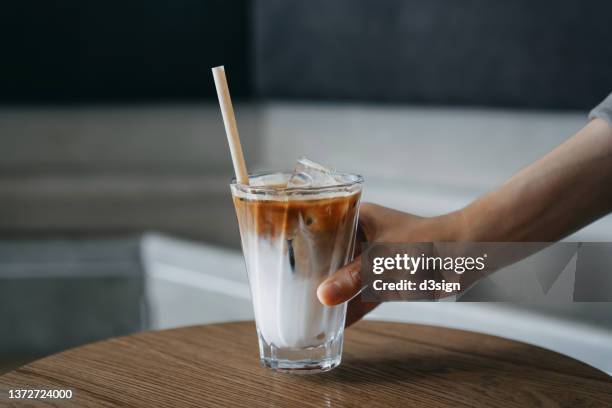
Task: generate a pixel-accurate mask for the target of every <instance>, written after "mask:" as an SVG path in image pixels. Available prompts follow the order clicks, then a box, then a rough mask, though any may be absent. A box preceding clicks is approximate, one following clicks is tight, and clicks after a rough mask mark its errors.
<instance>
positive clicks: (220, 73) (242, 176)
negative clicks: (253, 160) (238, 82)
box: [212, 65, 249, 185]
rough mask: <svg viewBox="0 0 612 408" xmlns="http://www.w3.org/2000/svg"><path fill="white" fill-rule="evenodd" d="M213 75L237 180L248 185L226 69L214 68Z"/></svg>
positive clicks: (247, 174)
mask: <svg viewBox="0 0 612 408" xmlns="http://www.w3.org/2000/svg"><path fill="white" fill-rule="evenodd" d="M212 74H213V78H214V79H215V87H216V88H217V96H218V97H219V107H220V108H221V115H223V124H224V125H225V134H226V135H227V142H228V143H229V148H230V153H231V155H232V163H233V164H234V172H235V173H236V180H237V181H238V183H239V184H244V185H248V184H249V173H248V172H247V168H246V163H245V161H244V155H243V154H242V145H241V144H240V135H239V134H238V126H236V116H234V108H233V107H232V98H231V97H230V93H229V87H228V86H227V78H226V77H225V68H224V67H223V65H221V66H218V67H214V68H213V69H212Z"/></svg>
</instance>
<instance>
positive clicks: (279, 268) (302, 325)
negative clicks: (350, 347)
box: [243, 234, 345, 348]
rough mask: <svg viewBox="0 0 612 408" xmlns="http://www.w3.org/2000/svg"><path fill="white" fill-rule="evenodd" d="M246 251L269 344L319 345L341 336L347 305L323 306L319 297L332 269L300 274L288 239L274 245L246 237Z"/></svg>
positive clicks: (260, 324) (260, 321) (253, 291)
mask: <svg viewBox="0 0 612 408" xmlns="http://www.w3.org/2000/svg"><path fill="white" fill-rule="evenodd" d="M243 250H244V255H245V260H246V263H247V270H248V274H249V281H250V286H251V295H252V297H253V308H254V311H255V319H256V320H257V324H258V328H259V331H260V334H261V335H262V336H263V338H264V340H265V341H266V343H268V344H272V345H274V346H276V347H281V348H305V347H316V346H320V345H322V344H324V343H326V342H328V341H330V340H332V339H333V338H334V337H335V336H336V335H337V334H338V333H339V332H340V329H341V328H342V326H343V325H344V313H345V306H344V305H339V306H334V307H328V306H323V305H322V304H321V303H320V302H319V300H318V298H317V287H318V286H319V283H321V282H322V281H323V280H324V279H325V278H326V277H327V275H328V273H329V271H327V270H323V271H322V270H320V268H314V270H318V271H319V272H318V274H319V276H316V275H314V276H313V275H312V274H311V275H310V276H304V275H303V274H297V273H296V272H295V270H293V268H292V267H291V265H290V256H289V253H288V252H289V250H290V249H289V244H288V243H287V240H285V239H284V237H278V239H275V240H274V241H273V242H271V241H270V240H268V239H263V238H261V237H258V236H256V235H255V234H247V236H246V237H243ZM327 262H329V260H328V261H327ZM334 266H335V265H334ZM338 266H339V265H338Z"/></svg>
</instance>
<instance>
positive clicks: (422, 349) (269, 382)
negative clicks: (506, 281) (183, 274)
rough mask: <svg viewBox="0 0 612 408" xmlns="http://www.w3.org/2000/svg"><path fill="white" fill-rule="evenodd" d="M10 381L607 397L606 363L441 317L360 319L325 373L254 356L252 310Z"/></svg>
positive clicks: (470, 402) (171, 388) (390, 402)
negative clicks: (419, 321) (454, 325)
mask: <svg viewBox="0 0 612 408" xmlns="http://www.w3.org/2000/svg"><path fill="white" fill-rule="evenodd" d="M10 389H71V390H73V397H72V399H69V400H62V401H58V400H44V399H39V400H28V401H27V402H28V403H29V404H31V405H33V406H36V405H37V404H39V405H41V406H49V405H51V406H56V405H61V406H75V407H98V406H100V407H116V406H135V407H159V406H168V407H181V406H204V407H208V406H236V407H258V406H265V407H272V406H279V407H294V406H295V407H328V406H340V407H389V406H398V407H399V406H401V407H407V406H422V407H446V406H449V407H457V406H486V407H531V406H564V407H565V406H567V407H581V406H596V407H602V406H612V380H611V378H610V377H608V376H607V375H606V374H605V373H603V372H601V371H598V370H596V369H595V368H593V367H590V366H588V365H586V364H583V363H580V362H578V361H576V360H573V359H571V358H569V357H566V356H563V355H560V354H557V353H554V352H552V351H548V350H544V349H541V348H538V347H534V346H530V345H527V344H523V343H519V342H516V341H511V340H506V339H502V338H498V337H492V336H487V335H483V334H477V333H471V332H465V331H459V330H451V329H445V328H439V327H430V326H421V325H412V324H402V323H386V322H373V321H364V322H360V323H358V324H356V325H354V327H352V328H350V329H349V330H347V332H346V338H345V348H344V354H343V362H342V364H341V365H340V367H338V368H336V369H335V370H332V371H331V372H329V373H325V374H318V375H291V374H280V373H274V372H272V371H270V370H267V369H265V368H262V367H260V366H259V357H258V348H257V338H256V335H255V326H254V324H253V323H252V322H238V323H226V324H216V325H209V326H195V327H186V328H180V329H174V330H164V331H157V332H144V333H138V334H134V335H131V336H127V337H120V338H115V339H110V340H107V341H102V342H98V343H93V344H89V345H86V346H83V347H79V348H76V349H72V350H68V351H65V352H63V353H59V354H55V355H52V356H50V357H47V358H44V359H42V360H38V361H36V362H34V363H31V364H29V365H26V366H24V367H21V368H19V369H17V370H15V371H12V372H10V373H8V374H5V375H4V376H2V377H0V405H2V404H5V405H6V404H7V403H8V404H11V403H14V404H15V406H19V404H17V403H16V402H17V401H16V400H14V399H13V400H9V399H7V395H8V391H9V390H10ZM22 402H23V401H22Z"/></svg>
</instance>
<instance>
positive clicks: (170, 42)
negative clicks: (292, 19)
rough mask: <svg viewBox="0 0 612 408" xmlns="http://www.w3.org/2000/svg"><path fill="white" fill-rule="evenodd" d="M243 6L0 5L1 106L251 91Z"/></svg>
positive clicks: (212, 0)
mask: <svg viewBox="0 0 612 408" xmlns="http://www.w3.org/2000/svg"><path fill="white" fill-rule="evenodd" d="M248 4H249V3H248V1H247V0H239V1H235V0H234V1H224V0H208V1H201V0H172V1H166V0H163V1H160V0H148V1H147V0H136V1H134V0H130V1H119V0H87V1H82V0H61V1H43V0H20V1H17V2H3V4H2V5H0V46H1V49H2V57H1V62H0V103H15V102H27V103H31V102H38V103H40V102H82V101H94V102H103V101H142V100H160V99H161V100H164V99H189V98H206V97H214V96H215V90H214V85H213V82H212V77H211V75H210V67H212V66H215V65H220V64H225V65H228V66H229V73H228V75H231V76H230V79H231V85H232V95H234V96H244V95H247V94H248V92H249V89H250V85H249V72H250V68H249V59H248V53H247V51H248V27H249V22H248Z"/></svg>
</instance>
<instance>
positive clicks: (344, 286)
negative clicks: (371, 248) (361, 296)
mask: <svg viewBox="0 0 612 408" xmlns="http://www.w3.org/2000/svg"><path fill="white" fill-rule="evenodd" d="M360 272H361V257H360V256H359V257H357V258H355V260H353V261H352V262H351V263H349V264H347V265H345V266H343V267H342V268H340V269H338V270H337V271H336V273H334V274H333V275H331V276H330V277H329V278H327V279H325V280H324V281H323V283H321V284H320V285H319V288H318V289H317V297H318V298H319V301H320V302H321V303H323V304H324V305H326V306H335V305H338V304H340V303H343V302H346V301H347V300H350V299H351V298H352V297H353V296H355V295H356V294H357V293H359V291H360V290H361V273H360Z"/></svg>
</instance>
